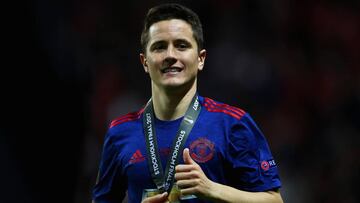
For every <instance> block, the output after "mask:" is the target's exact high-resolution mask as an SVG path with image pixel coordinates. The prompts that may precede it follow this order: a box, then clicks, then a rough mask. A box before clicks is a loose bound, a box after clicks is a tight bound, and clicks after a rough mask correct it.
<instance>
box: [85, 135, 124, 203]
mask: <svg viewBox="0 0 360 203" xmlns="http://www.w3.org/2000/svg"><path fill="white" fill-rule="evenodd" d="M111 138H112V137H111V135H110V133H109V132H108V133H107V134H106V136H105V141H104V145H103V151H102V156H101V160H100V166H99V172H98V177H97V180H96V184H95V186H94V188H93V191H92V198H93V200H94V201H95V202H96V203H113V202H114V203H115V202H121V201H122V199H123V198H124V197H125V192H126V184H127V180H126V178H125V176H123V175H121V170H120V167H119V161H118V152H117V150H116V148H115V147H114V145H113V141H112V139H111Z"/></svg>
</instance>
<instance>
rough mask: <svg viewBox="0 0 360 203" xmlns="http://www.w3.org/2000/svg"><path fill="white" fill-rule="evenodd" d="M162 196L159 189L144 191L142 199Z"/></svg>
mask: <svg viewBox="0 0 360 203" xmlns="http://www.w3.org/2000/svg"><path fill="white" fill-rule="evenodd" d="M157 194H160V191H159V190H158V189H144V191H143V195H142V199H145V198H147V197H152V196H155V195H157Z"/></svg>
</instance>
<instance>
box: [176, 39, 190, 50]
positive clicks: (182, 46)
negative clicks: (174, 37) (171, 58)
mask: <svg viewBox="0 0 360 203" xmlns="http://www.w3.org/2000/svg"><path fill="white" fill-rule="evenodd" d="M175 46H176V48H177V49H179V50H180V51H185V50H186V49H188V48H190V47H191V45H190V43H188V42H186V41H180V42H178V43H176V44H175Z"/></svg>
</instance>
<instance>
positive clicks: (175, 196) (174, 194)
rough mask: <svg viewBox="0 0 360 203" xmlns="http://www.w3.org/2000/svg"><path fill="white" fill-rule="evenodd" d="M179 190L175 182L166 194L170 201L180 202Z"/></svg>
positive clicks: (171, 202) (173, 202)
mask: <svg viewBox="0 0 360 203" xmlns="http://www.w3.org/2000/svg"><path fill="white" fill-rule="evenodd" d="M180 196H181V192H180V189H179V188H178V187H177V185H176V184H174V185H173V187H172V188H171V192H170V194H169V196H168V200H169V202H170V203H180Z"/></svg>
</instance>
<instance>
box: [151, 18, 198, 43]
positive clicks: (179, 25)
mask: <svg viewBox="0 0 360 203" xmlns="http://www.w3.org/2000/svg"><path fill="white" fill-rule="evenodd" d="M180 38H181V39H187V40H189V41H193V42H195V39H194V37H193V31H192V28H191V25H190V24H189V23H187V22H186V21H184V20H179V19H171V20H163V21H159V22H157V23H154V24H152V25H151V26H150V28H149V42H150V43H149V44H151V43H152V42H154V41H159V40H171V39H180Z"/></svg>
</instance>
